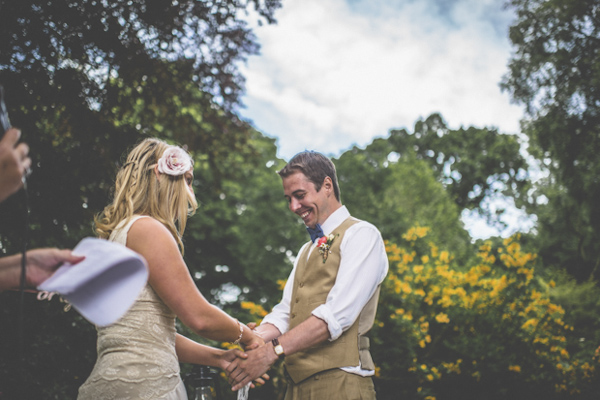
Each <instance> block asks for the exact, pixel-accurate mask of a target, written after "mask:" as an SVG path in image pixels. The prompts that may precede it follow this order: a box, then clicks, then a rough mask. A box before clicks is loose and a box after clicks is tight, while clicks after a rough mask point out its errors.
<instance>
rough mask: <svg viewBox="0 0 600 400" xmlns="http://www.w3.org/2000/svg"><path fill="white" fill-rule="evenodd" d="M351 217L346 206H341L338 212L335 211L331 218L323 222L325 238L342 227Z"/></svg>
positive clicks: (322, 227)
mask: <svg viewBox="0 0 600 400" xmlns="http://www.w3.org/2000/svg"><path fill="white" fill-rule="evenodd" d="M349 216H350V212H349V211H348V209H347V208H346V206H341V207H340V208H338V209H337V210H335V211H334V212H333V213H332V214H331V215H330V216H329V218H327V219H326V220H325V222H323V224H322V225H321V229H323V234H324V235H325V236H327V235H329V234H330V233H331V232H333V230H334V229H335V228H337V227H338V226H340V224H341V223H342V222H344V221H345V220H346V219H347V218H348V217H349Z"/></svg>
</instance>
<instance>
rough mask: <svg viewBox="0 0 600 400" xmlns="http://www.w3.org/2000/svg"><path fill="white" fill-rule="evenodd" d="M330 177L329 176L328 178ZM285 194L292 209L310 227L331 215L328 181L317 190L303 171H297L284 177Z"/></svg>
mask: <svg viewBox="0 0 600 400" xmlns="http://www.w3.org/2000/svg"><path fill="white" fill-rule="evenodd" d="M326 179H329V178H326ZM282 183H283V194H284V196H285V198H286V199H287V201H288V203H289V207H290V211H291V212H293V213H294V214H296V215H298V216H299V217H300V218H302V221H304V224H305V225H306V226H308V227H311V228H314V227H315V225H316V224H317V223H319V224H322V223H323V222H325V220H326V219H327V217H329V214H331V213H330V212H329V203H328V200H327V194H326V189H325V187H326V183H325V184H324V185H322V186H321V190H319V191H318V192H317V190H316V188H315V185H314V183H312V182H311V181H309V180H308V178H307V177H306V176H305V175H304V174H303V173H302V172H296V173H294V174H292V175H290V176H287V177H285V178H283V179H282Z"/></svg>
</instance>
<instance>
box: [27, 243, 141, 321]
mask: <svg viewBox="0 0 600 400" xmlns="http://www.w3.org/2000/svg"><path fill="white" fill-rule="evenodd" d="M73 253H75V254H78V255H82V256H85V259H84V260H83V261H81V262H79V263H78V264H75V265H72V264H68V263H67V264H64V265H63V266H61V267H60V268H59V269H58V270H57V271H56V272H55V273H54V275H52V276H51V277H50V278H49V279H47V280H46V281H44V282H42V284H40V285H39V286H38V289H39V290H45V291H48V292H57V293H59V294H60V295H61V296H62V297H63V298H64V299H65V300H67V301H68V302H69V303H71V305H72V306H73V307H74V308H75V309H76V310H77V311H79V313H81V315H83V316H84V317H85V318H86V319H87V320H88V321H90V322H92V323H93V324H96V325H98V326H106V325H110V324H112V323H114V322H115V321H117V320H118V319H119V318H120V317H121V316H123V314H125V313H126V312H127V310H128V309H129V308H130V307H131V305H132V304H133V302H134V301H135V299H136V298H137V297H138V295H139V293H140V291H141V290H142V289H143V288H144V286H145V285H146V281H147V279H148V267H147V264H146V260H145V259H144V258H143V257H142V256H140V255H139V254H137V253H135V252H134V251H132V250H130V249H128V248H127V247H125V246H123V245H120V244H118V243H114V242H109V241H107V240H104V239H97V238H85V239H83V240H82V241H81V242H79V244H78V245H77V246H76V247H75V248H74V249H73Z"/></svg>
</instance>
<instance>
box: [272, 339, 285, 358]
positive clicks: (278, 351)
mask: <svg viewBox="0 0 600 400" xmlns="http://www.w3.org/2000/svg"><path fill="white" fill-rule="evenodd" d="M271 343H273V350H275V354H277V357H281V356H285V352H284V351H283V347H282V346H281V345H280V344H279V340H277V338H275V339H273V340H271Z"/></svg>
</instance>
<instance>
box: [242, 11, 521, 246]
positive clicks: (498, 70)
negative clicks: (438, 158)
mask: <svg viewBox="0 0 600 400" xmlns="http://www.w3.org/2000/svg"><path fill="white" fill-rule="evenodd" d="M503 3H504V0H418V1H412V0H286V1H284V2H283V8H282V9H281V10H279V12H278V13H277V15H276V17H277V20H278V23H277V25H269V26H263V27H255V32H256V34H257V36H258V40H259V42H260V43H261V46H262V54H261V55H260V56H255V57H251V58H250V60H249V62H248V65H247V66H245V67H242V73H243V74H244V75H245V77H246V79H247V83H246V89H247V95H246V97H245V98H244V103H245V104H246V106H247V108H246V109H245V110H243V111H242V112H241V114H242V115H243V116H244V117H246V118H249V119H251V120H252V121H253V122H254V125H255V127H256V128H257V129H258V130H260V131H261V132H263V133H264V134H266V135H268V136H272V137H276V138H277V139H278V142H277V145H278V155H279V156H280V157H282V158H284V159H289V158H290V157H292V156H293V155H294V154H295V153H297V152H299V151H302V150H305V149H311V150H317V151H320V152H322V153H325V154H328V155H334V156H338V155H340V154H341V153H342V152H343V151H345V150H348V149H349V148H350V147H352V146H353V145H358V146H361V147H364V146H366V145H368V144H369V143H370V142H371V141H372V140H373V139H374V138H376V137H386V136H387V135H388V132H389V130H390V129H393V128H406V129H408V130H409V131H412V129H413V127H414V123H415V122H416V121H417V120H418V119H419V118H425V117H427V116H429V115H430V114H432V113H434V112H439V113H441V115H442V116H443V117H444V119H445V120H446V122H447V123H448V124H449V126H450V128H454V129H456V128H459V127H460V126H464V127H467V126H476V127H484V126H487V127H492V126H493V127H497V128H499V129H500V131H502V132H505V133H517V132H519V119H520V118H521V116H522V109H521V108H520V107H517V106H515V105H511V104H510V102H509V97H508V95H507V94H504V93H502V92H501V91H500V88H499V86H498V85H499V82H500V80H501V78H502V75H503V74H505V73H506V65H507V62H508V58H509V55H510V46H509V43H508V38H507V35H508V26H509V23H510V21H511V18H512V15H511V14H510V13H509V12H507V11H504V10H503V8H502V4H503ZM508 206H509V208H510V210H509V211H511V212H512V214H511V213H509V214H507V216H506V217H507V219H508V221H507V222H509V227H508V228H507V229H505V230H504V231H503V232H498V231H497V230H495V229H494V228H492V227H489V226H487V224H485V222H484V221H482V220H480V219H478V218H477V217H476V216H474V215H471V214H469V213H465V214H464V215H463V221H464V222H465V224H466V226H467V228H468V229H469V230H470V231H471V233H472V235H473V237H487V236H490V235H492V234H502V235H503V236H504V235H507V234H510V233H512V232H514V231H515V230H518V229H522V230H528V229H530V228H531V225H532V223H530V222H531V221H529V222H528V221H525V222H524V223H523V222H522V223H519V222H518V221H523V220H526V219H527V218H526V217H524V216H523V215H522V213H519V212H518V210H516V209H514V206H512V208H511V207H510V204H509V205H508ZM511 221H512V222H511Z"/></svg>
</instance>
